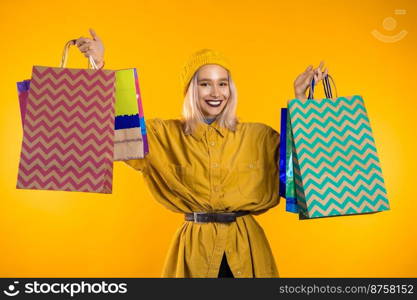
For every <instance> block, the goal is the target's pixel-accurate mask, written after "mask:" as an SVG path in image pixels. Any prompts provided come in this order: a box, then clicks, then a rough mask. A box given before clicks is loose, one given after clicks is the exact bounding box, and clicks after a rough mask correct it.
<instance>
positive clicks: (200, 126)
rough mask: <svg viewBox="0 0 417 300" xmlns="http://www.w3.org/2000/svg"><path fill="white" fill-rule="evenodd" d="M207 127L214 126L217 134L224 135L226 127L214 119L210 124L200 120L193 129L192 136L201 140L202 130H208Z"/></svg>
mask: <svg viewBox="0 0 417 300" xmlns="http://www.w3.org/2000/svg"><path fill="white" fill-rule="evenodd" d="M209 127H211V128H214V130H215V131H216V132H217V133H218V134H219V136H221V137H224V136H225V135H226V131H227V129H226V128H224V127H221V126H220V125H219V123H218V120H215V121H214V122H213V123H211V125H209V124H206V123H202V122H200V123H199V124H198V125H197V127H196V129H195V130H194V131H193V133H192V136H193V137H195V138H196V139H197V140H201V138H202V137H203V135H204V132H206V131H208V130H209Z"/></svg>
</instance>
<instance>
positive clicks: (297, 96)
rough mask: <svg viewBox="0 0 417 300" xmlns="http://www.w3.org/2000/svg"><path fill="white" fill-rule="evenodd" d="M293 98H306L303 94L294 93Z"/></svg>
mask: <svg viewBox="0 0 417 300" xmlns="http://www.w3.org/2000/svg"><path fill="white" fill-rule="evenodd" d="M295 98H297V99H300V100H305V99H307V97H306V95H305V94H295Z"/></svg>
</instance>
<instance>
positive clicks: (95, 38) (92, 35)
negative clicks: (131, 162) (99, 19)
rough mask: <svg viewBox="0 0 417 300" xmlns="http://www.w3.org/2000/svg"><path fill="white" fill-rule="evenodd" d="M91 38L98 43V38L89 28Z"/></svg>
mask: <svg viewBox="0 0 417 300" xmlns="http://www.w3.org/2000/svg"><path fill="white" fill-rule="evenodd" d="M89 31H90V34H91V37H92V38H93V40H95V41H100V37H99V36H98V35H97V33H96V32H95V31H94V29H92V28H90V29H89Z"/></svg>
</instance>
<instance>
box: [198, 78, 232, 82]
mask: <svg viewBox="0 0 417 300" xmlns="http://www.w3.org/2000/svg"><path fill="white" fill-rule="evenodd" d="M198 81H199V82H200V81H211V79H210V78H201V79H199V80H198ZM219 81H228V79H227V78H220V79H219Z"/></svg>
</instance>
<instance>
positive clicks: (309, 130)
mask: <svg viewBox="0 0 417 300" xmlns="http://www.w3.org/2000/svg"><path fill="white" fill-rule="evenodd" d="M329 78H330V77H329V76H328V77H325V79H324V80H323V84H324V87H325V93H326V98H324V99H313V94H314V88H313V87H314V82H313V83H312V86H311V87H310V94H309V97H308V99H306V100H300V99H293V100H291V101H289V102H288V120H289V121H288V124H289V127H290V128H289V133H288V132H287V139H292V140H290V142H291V144H292V147H291V148H292V149H291V148H289V147H287V149H288V148H289V150H288V151H291V150H292V163H293V166H291V162H290V161H288V159H287V167H288V168H291V167H293V175H294V176H293V177H288V176H287V188H291V181H293V183H295V190H294V191H293V192H294V195H295V198H296V204H297V208H298V212H299V214H300V218H318V217H326V216H337V215H351V214H363V213H371V212H378V211H384V210H389V202H388V199H387V194H386V189H385V184H384V179H383V176H382V170H381V167H380V163H379V159H378V154H377V150H376V146H375V141H374V138H373V135H372V130H371V126H370V122H369V118H368V115H367V111H366V109H365V104H364V101H363V98H362V97H361V96H359V95H354V96H350V97H336V98H332V93H331V89H330V82H329ZM287 141H288V140H287ZM287 157H289V156H287ZM287 174H288V171H287ZM287 194H288V190H287ZM289 194H291V193H289Z"/></svg>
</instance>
